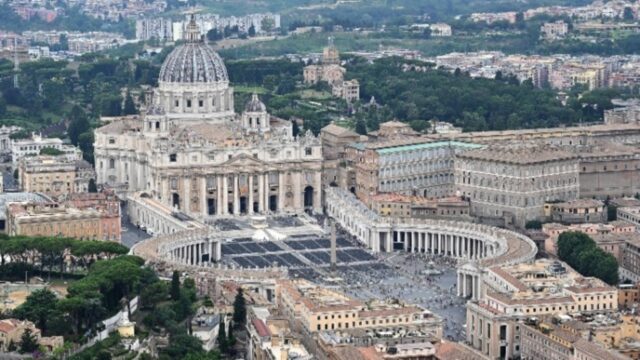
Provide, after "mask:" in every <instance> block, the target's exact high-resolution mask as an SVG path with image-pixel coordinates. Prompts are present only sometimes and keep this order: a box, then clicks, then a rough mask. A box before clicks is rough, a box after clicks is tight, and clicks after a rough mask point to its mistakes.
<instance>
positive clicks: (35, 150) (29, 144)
mask: <svg viewBox="0 0 640 360" xmlns="http://www.w3.org/2000/svg"><path fill="white" fill-rule="evenodd" d="M45 148H50V149H55V150H59V151H61V152H63V153H64V154H65V155H66V156H67V159H68V160H80V159H82V151H80V149H78V148H76V147H75V146H72V145H65V144H63V143H62V140H60V139H58V138H43V137H42V136H41V135H39V134H35V133H34V134H32V136H31V139H21V140H14V141H13V142H12V143H11V158H12V160H13V166H14V167H15V166H17V164H18V163H19V162H20V160H21V159H22V158H24V157H25V156H35V155H40V151H42V149H45Z"/></svg>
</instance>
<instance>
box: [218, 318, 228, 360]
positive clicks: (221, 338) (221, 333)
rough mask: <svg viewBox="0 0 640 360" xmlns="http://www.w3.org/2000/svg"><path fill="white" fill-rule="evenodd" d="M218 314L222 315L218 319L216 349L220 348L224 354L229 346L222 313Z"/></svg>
mask: <svg viewBox="0 0 640 360" xmlns="http://www.w3.org/2000/svg"><path fill="white" fill-rule="evenodd" d="M220 316H221V317H222V319H221V321H220V325H219V329H218V338H217V342H218V349H220V352H221V353H224V354H226V353H227V352H228V351H229V348H228V346H227V331H226V324H225V322H224V315H222V314H221V315H220Z"/></svg>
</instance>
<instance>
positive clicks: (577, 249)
mask: <svg viewBox="0 0 640 360" xmlns="http://www.w3.org/2000/svg"><path fill="white" fill-rule="evenodd" d="M558 257H559V258H560V260H562V261H565V262H566V263H567V264H569V265H570V266H571V267H573V268H574V269H576V270H577V271H578V272H579V273H581V274H582V275H584V276H595V277H597V278H599V279H600V280H602V281H604V282H606V283H607V284H609V285H616V284H617V283H618V281H619V277H618V262H617V261H616V259H615V257H613V255H611V254H609V253H607V252H605V251H603V250H602V249H600V248H599V247H598V246H597V245H596V243H595V241H593V239H591V237H589V236H588V235H587V234H584V233H579V232H571V231H569V232H564V233H562V234H560V236H559V237H558Z"/></svg>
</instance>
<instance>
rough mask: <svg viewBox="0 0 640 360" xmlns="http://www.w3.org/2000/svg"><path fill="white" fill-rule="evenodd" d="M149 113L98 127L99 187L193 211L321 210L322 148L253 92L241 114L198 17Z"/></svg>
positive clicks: (166, 67)
mask: <svg viewBox="0 0 640 360" xmlns="http://www.w3.org/2000/svg"><path fill="white" fill-rule="evenodd" d="M151 97H152V98H151V100H150V102H149V104H150V105H149V106H148V108H147V109H146V113H145V114H143V116H138V117H131V118H128V119H123V120H119V121H114V122H112V123H111V124H108V125H105V126H103V127H101V128H99V129H97V130H96V140H95V158H96V171H97V177H98V183H99V184H104V185H107V186H111V187H115V188H116V189H118V191H119V192H121V193H134V192H143V193H144V194H145V196H148V197H150V198H152V199H154V200H156V201H158V202H160V203H162V204H164V205H165V206H169V207H173V208H174V209H178V210H180V211H181V212H184V213H187V214H189V215H191V216H194V217H197V218H202V217H205V216H210V215H230V214H233V215H244V214H247V215H248V214H253V213H276V212H277V213H282V212H290V213H291V212H301V211H303V210H315V211H321V209H322V208H321V196H320V193H321V170H322V149H321V145H320V141H319V140H318V139H317V138H316V137H315V136H313V135H312V134H311V133H309V132H308V133H307V134H305V135H303V136H300V137H299V138H295V137H293V135H292V124H291V122H289V121H286V120H282V119H278V118H275V117H273V116H271V115H269V114H268V113H267V109H266V107H265V105H264V104H263V103H262V102H261V101H260V100H259V99H258V97H257V95H254V96H253V98H252V99H251V101H249V103H247V105H246V107H245V110H244V112H243V114H241V115H238V114H236V113H235V111H234V105H233V99H234V97H233V88H232V87H231V86H229V77H228V75H227V69H226V67H225V65H224V62H223V61H222V59H221V58H220V56H219V55H218V54H217V53H216V52H215V51H214V50H213V49H212V48H211V47H210V46H208V45H207V44H205V43H204V42H203V41H202V40H201V36H200V32H199V29H198V26H197V25H196V23H195V20H194V19H193V18H192V20H191V22H190V24H189V26H188V27H187V30H186V43H185V44H183V45H180V46H178V47H176V48H175V49H174V50H173V52H172V53H171V54H169V56H168V57H167V59H166V60H165V62H164V64H163V65H162V68H161V70H160V75H159V86H158V88H156V89H154V91H153V94H152V96H151Z"/></svg>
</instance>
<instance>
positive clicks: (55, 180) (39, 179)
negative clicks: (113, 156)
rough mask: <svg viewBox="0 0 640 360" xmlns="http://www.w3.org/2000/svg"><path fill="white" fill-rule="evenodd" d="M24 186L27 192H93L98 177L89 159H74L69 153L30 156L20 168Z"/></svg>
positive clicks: (55, 193)
mask: <svg viewBox="0 0 640 360" xmlns="http://www.w3.org/2000/svg"><path fill="white" fill-rule="evenodd" d="M18 175H19V181H20V186H21V187H22V190H23V191H24V192H41V193H45V194H47V195H51V196H60V195H64V194H69V193H80V192H87V191H89V182H91V180H92V179H93V180H95V178H96V175H95V171H94V169H93V166H91V164H89V163H88V162H87V161H86V160H70V159H68V158H67V157H66V156H64V155H61V156H48V155H40V156H30V157H25V158H23V159H22V160H21V161H20V164H19V167H18Z"/></svg>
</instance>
